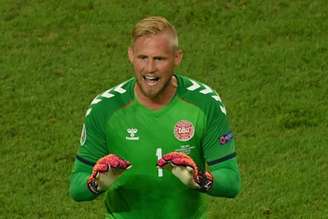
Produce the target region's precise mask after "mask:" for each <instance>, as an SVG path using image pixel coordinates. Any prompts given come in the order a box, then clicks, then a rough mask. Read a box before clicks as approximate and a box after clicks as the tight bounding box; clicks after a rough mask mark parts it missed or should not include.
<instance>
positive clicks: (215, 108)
mask: <svg viewBox="0 0 328 219" xmlns="http://www.w3.org/2000/svg"><path fill="white" fill-rule="evenodd" d="M203 151H204V155H205V159H206V161H207V164H208V168H209V170H210V172H211V173H212V175H213V178H214V180H213V185H212V188H211V189H210V190H209V191H208V194H209V195H213V196H219V197H228V198H233V197H235V196H236V195H237V194H238V193H239V192H240V173H239V168H238V164H237V160H236V158H235V157H236V152H235V141H234V137H233V133H232V131H231V128H230V125H229V121H228V117H227V115H226V109H225V107H224V105H223V104H222V103H221V102H217V103H216V104H212V106H211V108H210V109H209V111H208V115H207V125H206V130H205V136H204V140H203Z"/></svg>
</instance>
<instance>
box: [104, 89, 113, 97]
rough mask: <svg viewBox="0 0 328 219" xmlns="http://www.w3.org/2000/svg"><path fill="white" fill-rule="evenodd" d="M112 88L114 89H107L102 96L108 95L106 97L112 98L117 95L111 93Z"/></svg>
mask: <svg viewBox="0 0 328 219" xmlns="http://www.w3.org/2000/svg"><path fill="white" fill-rule="evenodd" d="M112 90H113V88H111V89H109V90H106V91H105V92H104V93H102V94H101V96H102V97H106V98H112V97H114V96H115V95H114V94H111V93H110V92H111V91H112Z"/></svg>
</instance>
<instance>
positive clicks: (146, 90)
mask: <svg viewBox="0 0 328 219" xmlns="http://www.w3.org/2000/svg"><path fill="white" fill-rule="evenodd" d="M143 80H144V79H143V78H141V79H140V78H138V79H137V85H138V87H139V88H140V91H141V92H142V94H143V95H144V96H145V97H147V98H149V99H152V100H158V99H160V98H161V97H162V95H163V94H165V91H166V90H168V88H169V86H170V84H171V81H172V76H171V77H170V78H169V79H167V80H165V81H160V82H159V84H157V85H155V86H148V85H146V84H145V82H144V81H143ZM161 80H164V79H163V78H161Z"/></svg>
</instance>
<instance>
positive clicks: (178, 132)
mask: <svg viewBox="0 0 328 219" xmlns="http://www.w3.org/2000/svg"><path fill="white" fill-rule="evenodd" d="M173 133H174V136H175V138H176V139H178V140H179V141H189V140H190V139H192V137H194V133H195V128H194V126H193V124H192V123H191V122H190V121H188V120H180V121H178V122H177V123H176V124H175V126H174V129H173Z"/></svg>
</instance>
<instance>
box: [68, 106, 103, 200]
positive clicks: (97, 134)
mask: <svg viewBox="0 0 328 219" xmlns="http://www.w3.org/2000/svg"><path fill="white" fill-rule="evenodd" d="M105 121H106V119H105V117H104V115H103V114H102V112H101V111H100V110H99V109H98V108H97V107H95V108H90V109H89V110H88V112H87V115H86V117H85V120H84V124H83V128H82V133H81V139H80V147H79V151H78V153H77V156H76V159H75V162H74V166H73V170H72V173H71V177H70V189H69V191H70V196H71V197H72V198H73V199H74V200H76V201H88V200H93V199H95V198H96V197H97V196H96V195H95V194H93V193H92V192H91V191H90V190H89V189H88V187H87V180H88V178H89V176H90V175H91V172H92V168H93V166H94V165H95V163H96V162H97V160H99V159H100V158H101V157H103V156H105V155H107V154H108V151H107V149H106V134H105V125H104V122H105Z"/></svg>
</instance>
